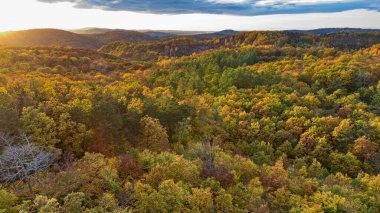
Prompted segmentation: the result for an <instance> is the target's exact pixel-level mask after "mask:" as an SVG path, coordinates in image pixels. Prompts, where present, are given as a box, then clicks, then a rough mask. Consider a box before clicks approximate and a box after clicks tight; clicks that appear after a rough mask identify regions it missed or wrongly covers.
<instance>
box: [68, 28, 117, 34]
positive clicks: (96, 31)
mask: <svg viewBox="0 0 380 213" xmlns="http://www.w3.org/2000/svg"><path fill="white" fill-rule="evenodd" d="M120 30H122V29H109V28H95V27H87V28H82V29H75V30H68V31H70V32H72V33H76V34H100V33H106V32H110V31H120Z"/></svg>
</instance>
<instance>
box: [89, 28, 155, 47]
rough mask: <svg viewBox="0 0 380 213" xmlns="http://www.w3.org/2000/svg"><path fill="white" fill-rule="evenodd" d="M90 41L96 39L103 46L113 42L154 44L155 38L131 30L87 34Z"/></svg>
mask: <svg viewBox="0 0 380 213" xmlns="http://www.w3.org/2000/svg"><path fill="white" fill-rule="evenodd" d="M86 36H88V37H90V38H92V39H96V40H98V41H100V42H102V43H104V44H106V43H109V42H115V41H123V42H132V43H139V42H154V41H157V38H156V37H153V36H150V35H147V34H145V33H141V32H137V31H131V30H114V31H108V32H104V33H96V34H88V35H86Z"/></svg>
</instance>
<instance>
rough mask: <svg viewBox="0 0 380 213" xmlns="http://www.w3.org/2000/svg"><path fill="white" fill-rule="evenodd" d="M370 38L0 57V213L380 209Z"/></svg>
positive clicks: (168, 43)
mask: <svg viewBox="0 0 380 213" xmlns="http://www.w3.org/2000/svg"><path fill="white" fill-rule="evenodd" d="M379 115H380V34H379V33H378V32H368V33H367V32H360V33H355V32H354V33H348V32H343V33H335V34H326V35H311V34H303V33H300V32H242V33H237V34H234V35H228V36H223V37H218V38H207V39H204V38H195V37H191V36H184V37H183V36H180V37H176V38H173V39H166V40H164V41H157V42H145V43H133V42H129V43H128V42H120V41H118V42H111V43H108V44H106V45H105V46H103V47H102V48H100V49H99V50H97V51H95V50H85V49H75V48H70V47H0V183H1V187H0V212H294V213H295V212H373V213H376V212H380V175H379V174H380V149H379V145H380V116H379Z"/></svg>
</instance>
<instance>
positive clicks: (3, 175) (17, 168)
mask: <svg viewBox="0 0 380 213" xmlns="http://www.w3.org/2000/svg"><path fill="white" fill-rule="evenodd" d="M0 141H1V143H2V144H3V147H4V148H3V152H2V153H1V155H0V182H1V183H2V184H4V185H6V186H7V185H9V184H11V183H12V182H14V181H16V180H21V181H23V182H25V183H26V184H27V185H28V188H29V191H30V192H31V193H33V189H32V186H31V183H30V178H29V175H31V174H35V173H37V172H40V171H43V170H46V169H47V168H48V167H49V166H50V165H51V164H52V163H53V162H54V160H55V156H54V155H53V154H52V153H49V152H46V151H44V150H43V149H41V148H40V147H38V146H36V145H34V144H33V143H31V142H30V141H29V138H28V137H27V136H26V135H25V134H21V135H20V136H18V137H16V136H13V137H11V136H8V135H5V134H1V133H0Z"/></svg>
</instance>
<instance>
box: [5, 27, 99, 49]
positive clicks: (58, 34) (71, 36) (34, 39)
mask: <svg viewBox="0 0 380 213" xmlns="http://www.w3.org/2000/svg"><path fill="white" fill-rule="evenodd" d="M0 45H6V46H71V47H75V48H81V49H97V48H99V47H100V46H101V45H102V42H100V41H98V40H96V39H94V38H91V37H88V36H84V35H79V34H75V33H72V32H68V31H64V30H57V29H32V30H22V31H10V32H4V33H0Z"/></svg>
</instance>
